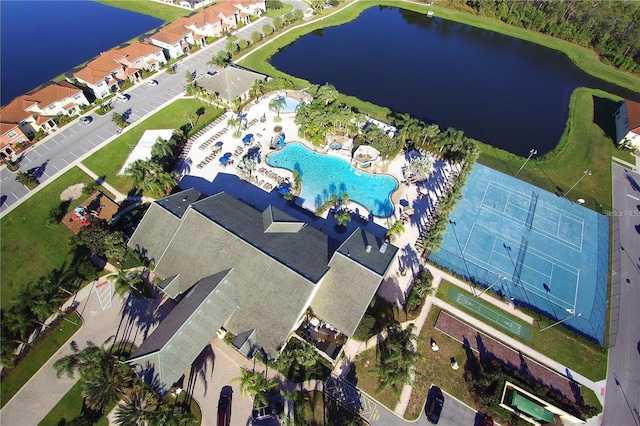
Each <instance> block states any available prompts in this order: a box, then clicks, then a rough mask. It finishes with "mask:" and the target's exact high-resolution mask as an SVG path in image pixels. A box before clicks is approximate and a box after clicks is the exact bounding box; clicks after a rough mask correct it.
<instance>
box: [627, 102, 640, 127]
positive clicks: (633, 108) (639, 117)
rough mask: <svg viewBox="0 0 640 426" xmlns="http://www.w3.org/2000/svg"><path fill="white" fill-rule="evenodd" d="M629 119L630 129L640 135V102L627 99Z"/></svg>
mask: <svg viewBox="0 0 640 426" xmlns="http://www.w3.org/2000/svg"><path fill="white" fill-rule="evenodd" d="M626 103H627V119H628V120H629V130H630V131H632V132H633V133H635V134H637V135H640V103H638V102H634V101H630V100H627V101H626Z"/></svg>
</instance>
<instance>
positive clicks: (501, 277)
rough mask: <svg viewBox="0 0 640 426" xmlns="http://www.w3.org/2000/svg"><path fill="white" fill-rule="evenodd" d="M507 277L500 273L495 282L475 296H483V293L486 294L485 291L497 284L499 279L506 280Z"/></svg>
mask: <svg viewBox="0 0 640 426" xmlns="http://www.w3.org/2000/svg"><path fill="white" fill-rule="evenodd" d="M506 279H507V277H503V276H502V275H500V274H498V279H497V280H495V281H494V282H493V284H491V285H490V286H489V287H487V288H485V289H484V290H482V291H481V292H480V293H478V294H476V295H475V296H476V297H480V296H482V295H483V294H485V293H486V292H487V290H489V289H490V288H491V287H493V286H494V285H496V284H497V283H498V281H500V280H502V281H504V280H506Z"/></svg>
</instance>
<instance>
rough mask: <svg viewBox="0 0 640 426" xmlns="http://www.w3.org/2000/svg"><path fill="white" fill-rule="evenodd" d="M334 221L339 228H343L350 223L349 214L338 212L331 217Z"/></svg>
mask: <svg viewBox="0 0 640 426" xmlns="http://www.w3.org/2000/svg"><path fill="white" fill-rule="evenodd" d="M333 217H334V219H336V220H337V221H338V223H337V225H338V226H339V227H341V228H345V227H346V226H347V224H348V223H349V222H351V213H349V212H348V211H346V210H340V211H338V212H336V213H334V215H333Z"/></svg>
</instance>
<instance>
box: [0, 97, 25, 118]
mask: <svg viewBox="0 0 640 426" xmlns="http://www.w3.org/2000/svg"><path fill="white" fill-rule="evenodd" d="M31 105H33V101H30V100H29V99H28V98H27V97H26V95H22V96H18V97H17V98H15V99H14V100H13V101H11V102H9V104H7V106H5V107H4V108H2V109H0V120H1V121H2V122H3V123H13V124H18V123H20V122H21V121H23V120H26V119H27V118H30V117H32V115H31V113H30V112H29V111H27V110H26V109H27V107H29V106H31Z"/></svg>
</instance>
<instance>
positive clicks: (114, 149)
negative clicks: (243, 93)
mask: <svg viewBox="0 0 640 426" xmlns="http://www.w3.org/2000/svg"><path fill="white" fill-rule="evenodd" d="M200 109H202V110H203V111H204V113H203V114H202V115H200V116H199V118H198V120H197V122H194V125H195V127H194V129H193V130H192V133H195V132H196V131H198V130H199V128H201V127H203V126H204V125H206V123H210V122H211V121H213V120H215V119H216V118H217V117H219V116H220V115H222V113H223V111H222V110H220V109H218V108H216V107H215V106H208V105H202V103H201V102H199V101H196V100H194V99H178V100H177V101H175V102H173V103H172V104H170V105H168V106H167V107H165V108H164V109H162V110H160V111H158V112H157V113H155V114H153V115H152V116H150V117H149V118H147V119H145V120H144V121H142V122H140V123H138V124H136V125H135V126H134V127H132V128H131V129H130V130H127V131H126V132H124V133H123V134H122V135H121V136H120V137H118V138H116V139H114V140H113V141H112V142H111V143H109V144H108V145H107V146H105V147H104V148H102V149H101V150H99V151H97V152H95V153H94V154H93V155H91V156H90V157H89V158H87V159H85V160H84V161H83V164H84V165H85V166H87V167H88V168H89V169H90V170H91V171H93V172H94V173H96V174H97V175H98V176H102V177H103V178H105V180H106V181H107V182H109V184H111V185H113V187H114V188H116V189H117V190H118V191H120V192H122V193H123V194H127V193H129V191H131V190H132V188H133V180H132V179H131V178H130V177H129V176H124V175H118V173H119V172H120V169H121V168H122V166H123V165H124V163H125V161H126V160H127V157H128V156H129V154H131V151H133V148H134V147H135V145H136V144H137V143H138V141H139V140H140V138H141V137H142V134H143V133H144V132H145V131H146V130H151V129H180V128H181V127H182V126H184V125H185V124H188V123H189V120H188V119H187V118H185V114H186V113H187V112H192V113H194V114H196V112H197V111H198V110H200ZM196 116H197V114H196Z"/></svg>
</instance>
